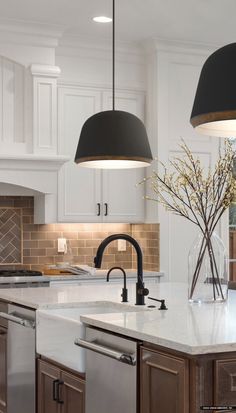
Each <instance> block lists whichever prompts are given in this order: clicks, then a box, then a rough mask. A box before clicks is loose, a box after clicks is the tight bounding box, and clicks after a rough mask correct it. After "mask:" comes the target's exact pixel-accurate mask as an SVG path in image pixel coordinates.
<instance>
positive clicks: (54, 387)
mask: <svg viewBox="0 0 236 413" xmlns="http://www.w3.org/2000/svg"><path fill="white" fill-rule="evenodd" d="M59 381H60V380H58V379H57V380H53V383H52V398H53V400H54V402H57V401H58V383H59Z"/></svg>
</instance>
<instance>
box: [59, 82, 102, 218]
mask: <svg viewBox="0 0 236 413" xmlns="http://www.w3.org/2000/svg"><path fill="white" fill-rule="evenodd" d="M100 98H101V94H100V92H97V91H94V90H91V91H89V90H86V91H85V90H81V89H79V88H75V87H74V88H60V89H59V91H58V104H59V108H58V119H59V125H58V132H59V152H60V153H61V154H64V155H69V156H70V158H71V160H70V161H69V162H67V163H66V164H65V165H64V166H63V167H62V168H61V170H60V173H59V199H58V220H59V221H61V222H100V221H101V216H97V211H98V209H97V203H99V202H101V172H100V171H99V170H96V169H89V168H82V167H79V166H78V165H76V164H75V163H74V157H75V152H76V148H77V144H78V140H79V136H80V131H81V128H82V126H83V124H84V122H85V121H86V120H87V119H88V118H89V117H90V116H92V115H93V114H94V113H96V112H99V110H100V101H101V99H100Z"/></svg>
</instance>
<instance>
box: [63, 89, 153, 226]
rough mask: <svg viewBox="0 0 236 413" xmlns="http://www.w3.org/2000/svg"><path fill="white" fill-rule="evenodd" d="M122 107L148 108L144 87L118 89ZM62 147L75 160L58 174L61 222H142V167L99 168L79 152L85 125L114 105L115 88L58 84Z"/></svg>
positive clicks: (138, 112) (137, 110) (136, 110)
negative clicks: (82, 161)
mask: <svg viewBox="0 0 236 413" xmlns="http://www.w3.org/2000/svg"><path fill="white" fill-rule="evenodd" d="M116 101H117V109H120V110H126V111H129V112H131V113H134V114H136V115H137V116H139V117H140V118H141V119H142V118H143V113H144V97H143V95H142V94H141V93H128V92H122V93H121V92H119V93H117V99H116ZM58 105H59V106H58V119H59V124H58V131H59V152H60V153H63V154H66V155H69V156H70V157H71V160H70V161H69V162H68V163H67V164H66V165H64V167H63V168H62V169H61V171H60V174H59V197H58V221H59V222H143V221H144V200H143V186H141V187H138V188H137V186H136V183H138V182H139V181H141V180H142V179H143V177H144V173H145V172H144V170H143V169H133V170H110V171H108V170H106V171H102V170H96V169H94V170H93V169H87V168H82V167H79V166H78V165H76V164H75V163H74V156H75V152H76V147H77V144H78V139H79V136H80V131H81V127H82V126H83V124H84V122H85V120H86V119H87V118H88V117H90V116H92V115H93V114H94V113H96V112H99V111H101V110H107V109H110V107H111V94H110V92H108V91H101V90H98V89H90V90H88V89H83V88H79V87H74V86H73V87H59V91H58Z"/></svg>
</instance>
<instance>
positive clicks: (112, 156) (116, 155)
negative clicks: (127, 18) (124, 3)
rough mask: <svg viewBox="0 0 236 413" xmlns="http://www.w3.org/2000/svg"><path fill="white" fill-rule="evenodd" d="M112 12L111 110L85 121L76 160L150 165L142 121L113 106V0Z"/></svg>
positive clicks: (91, 165)
mask: <svg viewBox="0 0 236 413" xmlns="http://www.w3.org/2000/svg"><path fill="white" fill-rule="evenodd" d="M112 14H113V16H112V110H107V111H104V112H99V113H96V114H95V115H93V116H91V117H90V118H89V119H87V121H86V122H85V123H84V125H83V127H82V130H81V134H80V138H79V143H78V147H77V151H76V155H75V162H76V163H77V164H79V165H80V166H84V167H89V168H102V169H105V168H107V169H121V168H138V167H144V166H149V165H150V163H151V161H152V159H153V158H152V153H151V149H150V145H149V142H148V137H147V132H146V129H145V126H144V124H143V122H142V121H141V120H140V119H139V118H137V116H134V115H133V114H131V113H129V112H125V111H120V110H115V0H113V11H112Z"/></svg>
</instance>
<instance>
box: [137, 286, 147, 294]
mask: <svg viewBox="0 0 236 413" xmlns="http://www.w3.org/2000/svg"><path fill="white" fill-rule="evenodd" d="M138 294H139V295H143V296H145V295H148V294H149V289H148V288H145V287H143V288H139V290H138Z"/></svg>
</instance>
